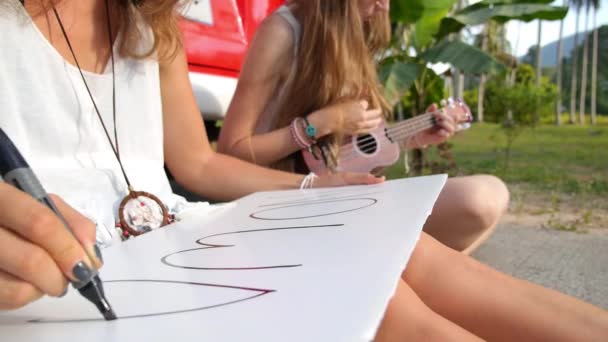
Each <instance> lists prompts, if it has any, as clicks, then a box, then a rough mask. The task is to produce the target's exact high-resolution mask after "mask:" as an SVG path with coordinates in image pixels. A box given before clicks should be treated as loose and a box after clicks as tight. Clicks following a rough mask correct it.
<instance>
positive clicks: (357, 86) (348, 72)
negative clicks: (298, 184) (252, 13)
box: [274, 0, 390, 171]
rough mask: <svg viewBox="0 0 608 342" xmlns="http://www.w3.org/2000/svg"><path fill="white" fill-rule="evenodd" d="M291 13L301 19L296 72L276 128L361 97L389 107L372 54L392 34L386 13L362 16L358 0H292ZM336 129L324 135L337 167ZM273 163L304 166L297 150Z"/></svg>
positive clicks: (372, 105)
mask: <svg viewBox="0 0 608 342" xmlns="http://www.w3.org/2000/svg"><path fill="white" fill-rule="evenodd" d="M292 2H293V3H294V4H295V10H294V15H295V16H296V17H297V19H298V21H299V22H300V23H301V25H302V36H301V37H300V45H299V47H298V55H297V57H296V61H295V63H296V66H295V77H294V78H293V81H292V83H291V85H290V87H289V89H288V90H287V93H286V95H285V97H284V98H283V100H282V102H281V103H280V104H279V110H278V112H277V113H278V115H279V116H278V118H277V120H276V126H275V129H276V128H280V127H285V126H287V125H289V123H290V122H291V121H292V120H293V119H294V118H295V117H302V116H306V115H308V114H310V113H311V112H313V111H315V110H318V109H321V108H323V107H326V106H329V105H333V104H337V103H341V102H346V101H349V100H360V99H365V100H367V101H368V102H369V103H370V108H381V109H383V110H384V111H385V113H386V112H388V110H389V107H388V105H387V103H386V101H385V100H384V98H383V96H382V88H381V86H380V83H379V80H378V75H377V72H376V66H375V63H374V56H375V55H376V54H377V53H378V52H380V51H382V50H383V49H384V48H385V47H386V46H387V45H388V43H389V40H390V23H389V19H388V14H386V13H381V14H376V15H374V16H373V17H372V18H369V19H368V20H363V18H361V15H360V10H359V6H358V1H357V0H293V1H292ZM343 138H344V137H343V136H339V134H336V135H333V136H331V137H328V138H326V139H324V141H323V142H322V143H324V144H326V146H328V147H329V150H330V153H329V156H328V157H329V159H328V162H329V164H330V165H329V166H330V168H332V169H335V167H336V166H337V162H336V159H337V158H336V157H337V151H338V146H339V144H340V142H341V141H342V140H343ZM274 167H276V168H279V169H283V170H287V171H303V169H304V168H303V167H302V164H301V163H298V157H297V154H294V155H291V156H289V157H288V158H286V159H284V160H281V161H279V162H278V163H276V164H275V165H274Z"/></svg>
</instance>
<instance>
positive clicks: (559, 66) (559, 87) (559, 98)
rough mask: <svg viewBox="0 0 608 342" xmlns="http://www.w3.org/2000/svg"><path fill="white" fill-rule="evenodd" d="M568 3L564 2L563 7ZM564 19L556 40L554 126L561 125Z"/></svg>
mask: <svg viewBox="0 0 608 342" xmlns="http://www.w3.org/2000/svg"><path fill="white" fill-rule="evenodd" d="M567 4H568V3H567V2H566V0H564V6H566V5H567ZM563 38H564V19H562V20H561V22H560V24H559V39H558V40H557V63H556V65H557V80H556V82H557V99H556V101H555V125H556V126H560V125H561V124H562V59H563V58H564V41H563Z"/></svg>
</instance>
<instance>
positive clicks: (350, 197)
mask: <svg viewBox="0 0 608 342" xmlns="http://www.w3.org/2000/svg"><path fill="white" fill-rule="evenodd" d="M380 193H381V192H379V191H378V192H370V193H365V194H352V195H346V196H342V197H331V196H328V197H327V198H317V199H310V200H299V201H288V202H278V203H271V204H263V205H259V206H258V208H266V207H274V206H278V205H287V204H299V205H301V204H312V203H318V202H319V201H328V200H345V199H352V197H358V196H373V195H378V194H380Z"/></svg>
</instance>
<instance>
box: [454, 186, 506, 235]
mask: <svg viewBox="0 0 608 342" xmlns="http://www.w3.org/2000/svg"><path fill="white" fill-rule="evenodd" d="M473 177H475V178H474V179H475V182H474V186H472V187H470V191H469V193H468V195H467V196H465V198H464V199H463V201H462V202H461V205H462V210H463V213H464V215H466V216H468V217H469V219H470V220H472V221H473V222H474V223H475V225H477V226H479V228H480V229H483V230H485V229H489V228H490V227H492V226H493V225H495V224H496V223H497V222H498V220H499V219H500V217H501V216H502V215H503V214H504V213H505V211H506V210H507V208H508V205H509V189H508V188H507V186H506V184H505V183H504V182H503V181H502V180H501V179H500V178H498V177H495V176H491V175H478V176H473Z"/></svg>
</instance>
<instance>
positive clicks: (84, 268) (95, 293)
mask: <svg viewBox="0 0 608 342" xmlns="http://www.w3.org/2000/svg"><path fill="white" fill-rule="evenodd" d="M0 175H1V176H2V177H3V178H4V181H5V182H7V183H9V184H11V185H13V186H15V187H16V188H18V189H19V190H21V191H23V192H26V193H28V194H29V195H31V196H32V197H34V198H35V199H36V200H38V201H39V202H40V203H42V204H44V205H45V206H46V207H48V208H49V209H51V210H52V211H53V212H54V213H55V214H56V215H57V217H59V219H60V220H61V222H62V223H63V225H64V227H65V228H66V230H67V232H70V233H71V234H72V235H73V232H72V230H71V228H70V226H69V225H68V224H67V222H66V220H65V218H64V217H63V216H62V214H61V213H60V212H59V210H58V209H57V207H56V206H55V204H54V203H53V201H52V200H51V198H50V197H49V195H48V194H47V193H46V191H45V190H44V189H43V187H42V185H41V184H40V182H39V181H38V179H37V178H36V176H35V175H34V173H33V172H32V170H31V169H30V168H29V166H28V164H27V162H26V161H25V159H24V158H23V157H22V156H21V153H19V151H18V150H17V148H16V147H15V145H14V144H13V143H12V141H11V140H10V139H9V137H8V136H7V135H6V134H5V133H4V131H3V130H2V129H1V128H0ZM15 233H16V234H18V235H21V234H20V233H21V232H19V231H15ZM60 234H63V233H62V232H57V235H60ZM23 238H26V239H27V238H28V236H23ZM74 240H75V239H74ZM33 242H34V243H36V241H33ZM38 244H39V245H40V243H38ZM47 251H48V252H49V254H51V255H53V254H54V253H57V254H60V253H61V251H57V250H48V249H47ZM96 252H97V253H98V252H99V250H98V249H97V248H96ZM98 254H99V253H98ZM87 257H88V258H89V260H87V261H89V262H90V261H91V260H92V259H93V258H92V256H90V255H88V256H87ZM64 273H66V274H67V275H68V278H69V279H70V281H71V283H72V285H73V286H74V288H76V289H77V290H78V291H79V292H80V294H81V295H83V296H84V297H85V298H86V299H88V300H89V301H90V302H92V303H93V304H95V306H96V307H97V308H98V309H99V311H100V312H101V313H102V315H103V316H104V318H105V319H106V320H113V319H116V315H115V314H114V311H113V310H112V308H111V307H110V304H109V303H108V301H107V300H106V298H105V294H104V291H103V286H102V282H101V279H100V278H99V275H98V272H97V270H94V269H92V268H91V267H90V266H89V265H88V264H87V263H85V262H84V261H79V262H77V263H76V264H75V265H74V266H73V267H72V268H71V270H70V271H66V270H65V269H64Z"/></svg>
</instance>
